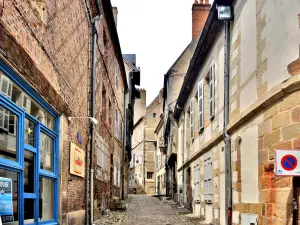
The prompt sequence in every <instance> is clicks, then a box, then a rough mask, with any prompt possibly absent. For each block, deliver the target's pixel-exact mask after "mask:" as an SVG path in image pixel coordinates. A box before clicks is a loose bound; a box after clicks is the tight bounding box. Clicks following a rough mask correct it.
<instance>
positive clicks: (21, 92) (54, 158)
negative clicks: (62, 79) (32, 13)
mask: <svg viewBox="0 0 300 225" xmlns="http://www.w3.org/2000/svg"><path fill="white" fill-rule="evenodd" d="M58 156H59V115H58V113H57V112H56V111H55V110H54V109H53V108H51V106H50V105H48V104H47V103H46V101H45V100H44V99H43V98H42V97H41V96H40V95H38V94H37V92H35V91H34V89H33V88H31V86H30V85H28V84H27V83H26V82H25V81H24V80H23V79H21V77H20V76H18V74H16V73H15V72H14V71H13V70H12V69H11V68H9V67H8V66H7V65H6V64H5V63H4V62H2V61H0V218H1V220H0V224H1V223H2V224H5V225H6V224H7V225H12V224H13V225H16V224H18V225H23V224H58V193H59V191H58V174H59V172H58V171H59V168H58V167H59V157H58Z"/></svg>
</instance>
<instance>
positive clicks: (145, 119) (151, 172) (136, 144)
mask: <svg viewBox="0 0 300 225" xmlns="http://www.w3.org/2000/svg"><path fill="white" fill-rule="evenodd" d="M144 93H145V94H146V91H144ZM141 96H142V97H141V99H140V100H138V101H141V102H146V95H145V97H143V95H141ZM138 101H137V105H138V104H139V103H138ZM141 104H143V103H141ZM136 109H137V107H136ZM140 110H141V111H143V109H141V108H140ZM145 111H146V113H145V114H144V115H143V116H142V117H140V118H139V120H138V121H137V122H136V123H135V124H134V130H133V137H132V161H131V166H130V167H131V170H130V179H129V184H130V185H129V186H130V188H129V189H130V191H131V192H133V191H134V190H135V191H136V192H137V193H145V194H155V188H156V187H155V152H156V145H157V144H156V137H155V133H154V131H155V128H156V127H157V124H158V123H159V121H160V116H159V115H160V113H161V112H162V91H160V93H159V94H158V95H157V97H156V98H155V99H154V100H153V101H152V102H151V104H150V105H149V106H147V107H145Z"/></svg>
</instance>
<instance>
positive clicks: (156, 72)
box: [111, 0, 211, 105]
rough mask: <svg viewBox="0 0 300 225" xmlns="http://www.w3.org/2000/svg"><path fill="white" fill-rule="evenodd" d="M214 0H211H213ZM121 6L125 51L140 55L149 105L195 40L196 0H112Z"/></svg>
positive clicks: (121, 38)
mask: <svg viewBox="0 0 300 225" xmlns="http://www.w3.org/2000/svg"><path fill="white" fill-rule="evenodd" d="M210 1H211V0H210ZM111 2H112V6H116V7H117V8H118V25H117V26H118V27H117V29H118V34H119V39H120V44H121V48H122V53H123V54H136V58H137V66H140V67H141V87H142V88H145V89H146V90H147V105H148V104H150V103H151V101H152V100H153V99H154V98H155V97H156V96H157V94H158V93H159V90H160V89H161V88H162V87H163V77H164V74H165V73H166V72H167V71H168V69H169V68H170V67H171V66H172V64H173V63H174V62H175V60H176V59H177V58H178V57H179V55H180V54H181V53H182V51H183V50H184V49H185V47H186V46H187V45H188V44H189V43H190V41H191V39H192V4H193V3H194V0H112V1H111Z"/></svg>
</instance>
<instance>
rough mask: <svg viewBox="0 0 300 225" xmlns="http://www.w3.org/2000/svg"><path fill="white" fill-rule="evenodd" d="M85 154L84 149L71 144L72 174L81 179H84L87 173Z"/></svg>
mask: <svg viewBox="0 0 300 225" xmlns="http://www.w3.org/2000/svg"><path fill="white" fill-rule="evenodd" d="M84 160H85V153H84V151H83V150H82V149H80V148H79V147H78V146H76V145H75V144H74V143H71V148H70V173H71V174H74V175H76V176H79V177H84V173H85V162H84Z"/></svg>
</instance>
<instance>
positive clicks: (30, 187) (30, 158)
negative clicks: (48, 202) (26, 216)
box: [24, 151, 35, 193]
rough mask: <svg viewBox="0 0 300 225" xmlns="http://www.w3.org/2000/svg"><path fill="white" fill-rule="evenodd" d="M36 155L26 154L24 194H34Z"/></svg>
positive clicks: (26, 152) (27, 152)
mask: <svg viewBox="0 0 300 225" xmlns="http://www.w3.org/2000/svg"><path fill="white" fill-rule="evenodd" d="M34 155H35V154H34V153H32V152H29V151H25V152H24V192H25V193H34Z"/></svg>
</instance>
